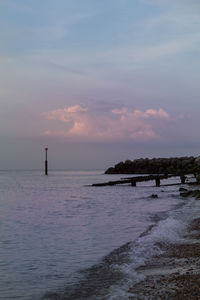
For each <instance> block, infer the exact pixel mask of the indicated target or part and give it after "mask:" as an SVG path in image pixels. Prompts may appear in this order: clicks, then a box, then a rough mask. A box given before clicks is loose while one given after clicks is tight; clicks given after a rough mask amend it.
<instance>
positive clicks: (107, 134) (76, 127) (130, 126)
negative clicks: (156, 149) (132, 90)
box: [42, 105, 170, 142]
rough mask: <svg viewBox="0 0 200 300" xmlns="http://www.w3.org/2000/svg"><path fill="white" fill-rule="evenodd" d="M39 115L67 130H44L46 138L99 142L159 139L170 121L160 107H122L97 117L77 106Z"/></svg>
mask: <svg viewBox="0 0 200 300" xmlns="http://www.w3.org/2000/svg"><path fill="white" fill-rule="evenodd" d="M42 116H43V118H45V119H46V120H49V121H52V120H54V121H57V122H60V123H68V128H67V129H66V128H65V126H64V127H63V128H62V129H61V130H46V131H45V132H44V134H45V135H48V136H55V137H63V138H70V140H84V141H102V142H103V141H126V140H135V141H147V140H154V139H159V138H160V137H161V132H160V129H161V128H162V126H163V125H166V122H168V121H169V120H170V116H169V114H168V113H167V112H166V111H165V110H163V109H161V108H160V109H147V110H146V111H141V110H134V109H128V108H126V107H122V108H121V109H113V110H111V111H110V112H107V113H103V114H97V113H95V112H92V111H90V110H89V109H88V108H86V107H82V106H80V105H75V106H71V107H67V108H64V109H57V110H54V111H50V112H44V113H43V114H42ZM63 125H64V124H63ZM69 125H70V126H69Z"/></svg>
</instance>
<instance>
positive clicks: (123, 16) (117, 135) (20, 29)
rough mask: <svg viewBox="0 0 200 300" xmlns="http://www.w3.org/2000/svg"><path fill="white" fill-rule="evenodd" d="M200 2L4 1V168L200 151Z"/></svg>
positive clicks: (0, 57)
mask: <svg viewBox="0 0 200 300" xmlns="http://www.w3.org/2000/svg"><path fill="white" fill-rule="evenodd" d="M199 74H200V1H199V0H43V1H41V0H0V115H1V119H0V120H1V126H0V141H1V155H0V169H40V168H43V160H44V147H46V146H47V147H49V164H50V168H52V169H95V168H98V169H99V168H100V169H105V168H107V167H110V166H112V165H113V164H115V163H117V162H119V161H121V160H126V159H135V158H140V157H169V156H183V155H188V156H190V155H194V156H197V155H200V117H199V113H200V76H199Z"/></svg>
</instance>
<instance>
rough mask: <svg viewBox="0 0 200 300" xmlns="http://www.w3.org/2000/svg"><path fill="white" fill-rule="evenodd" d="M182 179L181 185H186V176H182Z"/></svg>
mask: <svg viewBox="0 0 200 300" xmlns="http://www.w3.org/2000/svg"><path fill="white" fill-rule="evenodd" d="M180 178H181V183H182V184H184V183H185V180H186V176H185V175H184V174H182V175H181V176H180Z"/></svg>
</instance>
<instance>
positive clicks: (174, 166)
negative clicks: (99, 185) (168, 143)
mask: <svg viewBox="0 0 200 300" xmlns="http://www.w3.org/2000/svg"><path fill="white" fill-rule="evenodd" d="M105 174H174V175H182V174H195V175H196V174H200V156H199V157H193V156H189V157H188V156H184V157H170V158H153V159H148V158H140V159H136V160H133V161H131V160H126V161H125V162H123V161H121V162H119V163H118V164H116V165H115V166H114V167H111V168H109V169H107V170H106V171H105Z"/></svg>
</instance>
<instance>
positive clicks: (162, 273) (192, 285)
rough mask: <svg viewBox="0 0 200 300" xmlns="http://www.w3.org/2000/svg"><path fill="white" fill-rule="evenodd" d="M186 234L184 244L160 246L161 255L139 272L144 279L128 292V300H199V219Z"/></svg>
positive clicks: (195, 220)
mask: <svg viewBox="0 0 200 300" xmlns="http://www.w3.org/2000/svg"><path fill="white" fill-rule="evenodd" d="M188 232H189V233H188V234H186V235H185V242H184V243H182V244H171V245H167V246H166V245H163V250H164V251H163V254H162V255H160V256H157V257H154V258H153V259H151V260H150V261H149V262H148V263H147V265H146V266H145V267H140V268H139V269H138V271H139V272H140V273H142V274H144V275H146V279H145V280H144V281H142V282H140V283H138V284H136V285H135V286H134V287H132V288H131V289H130V290H129V292H130V299H132V300H136V299H137V300H140V299H141V300H145V299H148V300H150V299H190V300H192V299H195V300H196V299H200V242H199V238H200V218H196V219H194V220H193V221H192V223H191V224H190V225H189V228H188ZM131 294H133V295H131Z"/></svg>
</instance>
